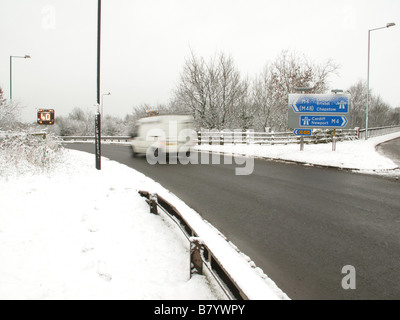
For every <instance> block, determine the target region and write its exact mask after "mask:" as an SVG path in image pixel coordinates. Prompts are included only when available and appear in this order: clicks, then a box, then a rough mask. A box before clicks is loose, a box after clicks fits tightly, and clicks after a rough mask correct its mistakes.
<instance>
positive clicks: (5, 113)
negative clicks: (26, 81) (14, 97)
mask: <svg viewBox="0 0 400 320" xmlns="http://www.w3.org/2000/svg"><path fill="white" fill-rule="evenodd" d="M21 109H22V108H21V106H20V104H19V103H17V102H14V101H7V99H6V98H4V93H3V89H2V88H0V130H13V129H16V126H17V127H20V126H21V125H22V124H20V123H19V116H20V114H21Z"/></svg>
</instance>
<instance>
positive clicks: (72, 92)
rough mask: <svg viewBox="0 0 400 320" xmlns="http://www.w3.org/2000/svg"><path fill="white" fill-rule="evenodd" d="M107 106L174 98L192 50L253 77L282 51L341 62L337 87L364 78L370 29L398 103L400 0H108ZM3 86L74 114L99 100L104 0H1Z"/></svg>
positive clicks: (29, 113)
mask: <svg viewBox="0 0 400 320" xmlns="http://www.w3.org/2000/svg"><path fill="white" fill-rule="evenodd" d="M102 13H103V14H102V79H101V87H102V93H107V92H111V96H105V97H104V113H105V114H115V115H117V116H124V115H126V114H128V113H130V112H131V111H132V108H133V106H137V105H140V104H142V103H149V104H152V105H154V106H156V105H157V104H160V103H168V102H169V100H170V98H171V96H172V92H173V90H174V88H175V85H176V84H177V82H178V79H179V75H180V73H181V71H182V67H183V63H184V60H185V57H187V56H188V55H189V53H190V50H193V51H194V52H195V53H196V54H197V55H199V56H203V57H205V58H206V59H209V58H210V57H211V56H213V55H214V54H215V53H218V52H224V53H226V54H229V55H231V56H232V57H233V59H234V61H235V62H236V64H237V67H238V68H239V70H240V71H241V72H242V74H243V75H244V76H249V77H253V76H254V75H255V74H257V73H259V72H261V70H262V69H263V67H264V66H265V64H266V63H267V62H271V61H273V60H274V59H275V58H276V57H277V55H278V54H279V53H280V52H281V51H282V50H284V49H289V50H296V51H297V52H298V53H300V54H303V53H304V54H305V55H306V56H307V57H308V58H310V59H313V60H314V61H315V62H324V61H326V60H327V59H329V58H331V59H333V60H334V61H335V62H336V63H338V64H339V65H340V66H341V68H340V70H339V75H338V76H334V77H332V78H331V79H330V80H331V87H332V88H335V89H336V88H340V89H347V88H348V87H349V86H350V85H352V84H354V83H355V82H357V81H358V80H360V79H362V80H366V77H367V62H368V59H367V54H368V29H372V28H376V27H381V26H385V25H386V23H388V22H395V23H396V26H395V27H392V28H389V29H382V30H377V31H374V32H372V33H371V74H370V77H371V82H370V87H371V89H373V92H374V93H375V94H379V95H381V97H382V98H383V100H385V101H387V102H388V103H390V104H391V105H392V106H393V107H398V106H400V80H399V75H400V0H297V1H294V0H276V1H275V0H103V1H102ZM0 41H1V42H0V87H1V88H3V90H4V92H5V95H6V97H9V88H10V83H9V82H10V81H9V76H10V71H9V68H10V66H9V65H10V63H9V61H10V60H9V59H10V58H9V57H10V55H25V54H28V55H30V56H31V57H32V58H31V59H26V60H25V59H13V99H14V100H15V101H19V102H20V103H21V104H22V105H23V106H26V107H25V108H24V110H23V114H22V117H21V118H22V120H23V121H35V119H36V110H37V109H38V108H54V109H55V110H56V115H67V114H68V113H69V112H70V111H71V110H72V109H73V108H75V107H81V108H84V109H90V108H93V110H95V107H94V104H95V103H96V63H97V62H96V54H97V51H96V50H97V0H68V1H67V0H0Z"/></svg>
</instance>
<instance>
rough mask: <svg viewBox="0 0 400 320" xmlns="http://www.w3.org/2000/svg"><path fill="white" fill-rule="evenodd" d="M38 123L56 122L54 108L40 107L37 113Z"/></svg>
mask: <svg viewBox="0 0 400 320" xmlns="http://www.w3.org/2000/svg"><path fill="white" fill-rule="evenodd" d="M37 123H38V124H50V125H52V124H54V109H39V110H38V113H37Z"/></svg>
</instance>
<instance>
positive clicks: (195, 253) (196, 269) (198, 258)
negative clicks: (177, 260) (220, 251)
mask: <svg viewBox="0 0 400 320" xmlns="http://www.w3.org/2000/svg"><path fill="white" fill-rule="evenodd" d="M203 252H204V246H203V243H202V242H201V240H200V239H199V238H195V237H191V238H190V277H192V275H193V274H203V259H202V255H203Z"/></svg>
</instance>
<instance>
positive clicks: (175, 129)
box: [132, 115, 196, 157]
mask: <svg viewBox="0 0 400 320" xmlns="http://www.w3.org/2000/svg"><path fill="white" fill-rule="evenodd" d="M132 138H133V140H132V155H133V156H134V157H135V156H136V155H137V154H148V153H149V152H150V153H153V154H155V155H156V156H157V155H158V153H159V152H162V153H165V154H176V155H178V154H181V153H186V154H188V153H190V149H191V148H192V147H193V146H194V140H195V139H196V131H195V130H194V119H193V117H192V116H189V115H161V116H153V117H147V118H142V119H140V120H139V121H138V122H137V124H136V126H135V128H134V130H133V132H132Z"/></svg>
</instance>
